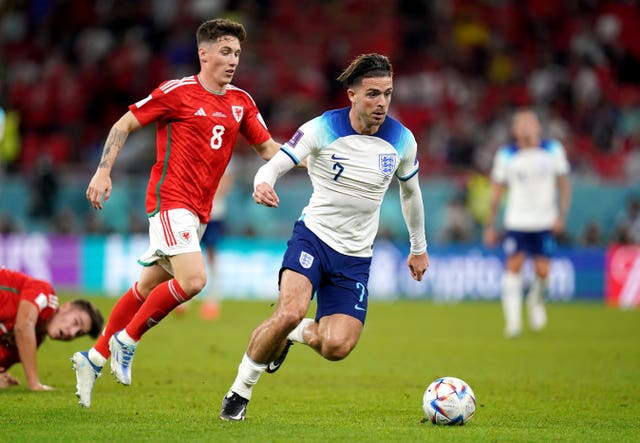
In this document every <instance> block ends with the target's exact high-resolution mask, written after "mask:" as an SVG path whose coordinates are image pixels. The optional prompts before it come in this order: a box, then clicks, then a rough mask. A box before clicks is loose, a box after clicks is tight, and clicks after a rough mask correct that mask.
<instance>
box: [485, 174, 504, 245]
mask: <svg viewBox="0 0 640 443" xmlns="http://www.w3.org/2000/svg"><path fill="white" fill-rule="evenodd" d="M504 190H505V186H504V185H501V184H499V183H495V182H492V183H491V197H490V200H489V214H488V215H487V223H486V225H485V227H484V232H483V234H482V239H483V241H484V244H485V246H488V247H493V246H495V244H496V242H497V241H498V231H497V229H496V222H497V217H498V208H499V207H500V202H501V201H502V195H503V194H504Z"/></svg>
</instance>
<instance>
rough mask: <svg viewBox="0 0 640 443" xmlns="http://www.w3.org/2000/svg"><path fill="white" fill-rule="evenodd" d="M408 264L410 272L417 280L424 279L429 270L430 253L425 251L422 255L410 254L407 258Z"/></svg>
mask: <svg viewBox="0 0 640 443" xmlns="http://www.w3.org/2000/svg"><path fill="white" fill-rule="evenodd" d="M407 266H408V267H409V273H410V274H411V277H412V278H413V279H414V280H415V281H422V276H423V275H424V273H425V272H427V268H428V267H429V255H428V254H427V253H426V252H424V253H422V254H420V255H413V254H409V257H408V258H407Z"/></svg>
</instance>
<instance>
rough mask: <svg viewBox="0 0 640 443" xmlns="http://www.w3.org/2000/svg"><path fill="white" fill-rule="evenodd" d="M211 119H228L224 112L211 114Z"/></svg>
mask: <svg viewBox="0 0 640 443" xmlns="http://www.w3.org/2000/svg"><path fill="white" fill-rule="evenodd" d="M211 117H220V118H227V114H225V113H224V112H220V111H216V112H214V113H213V114H211Z"/></svg>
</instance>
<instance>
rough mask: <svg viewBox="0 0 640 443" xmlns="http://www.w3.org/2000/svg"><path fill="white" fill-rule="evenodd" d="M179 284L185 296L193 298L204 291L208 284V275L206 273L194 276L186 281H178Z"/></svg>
mask: <svg viewBox="0 0 640 443" xmlns="http://www.w3.org/2000/svg"><path fill="white" fill-rule="evenodd" d="M178 283H179V284H180V287H181V288H182V290H183V291H184V292H185V294H187V295H188V296H189V297H193V296H195V295H197V294H198V293H199V292H200V291H202V290H203V289H204V287H205V285H206V284H207V275H206V274H205V273H198V274H194V275H191V276H189V277H188V278H186V279H184V281H178Z"/></svg>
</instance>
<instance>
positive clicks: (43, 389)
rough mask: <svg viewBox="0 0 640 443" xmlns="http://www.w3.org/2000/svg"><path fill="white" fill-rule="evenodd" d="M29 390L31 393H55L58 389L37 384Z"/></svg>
mask: <svg viewBox="0 0 640 443" xmlns="http://www.w3.org/2000/svg"><path fill="white" fill-rule="evenodd" d="M29 390H31V391H55V390H56V389H55V388H53V387H51V386H47V385H43V384H42V383H38V384H35V385H33V386H29Z"/></svg>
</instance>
